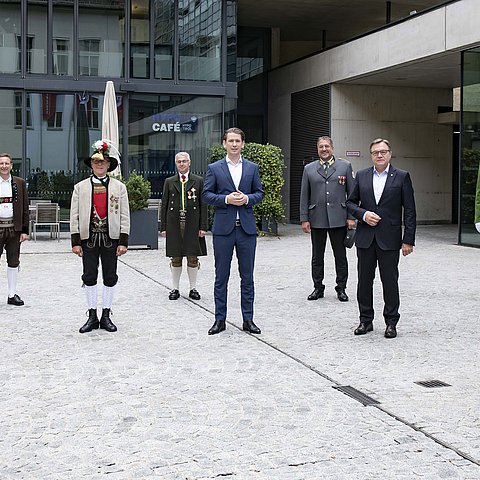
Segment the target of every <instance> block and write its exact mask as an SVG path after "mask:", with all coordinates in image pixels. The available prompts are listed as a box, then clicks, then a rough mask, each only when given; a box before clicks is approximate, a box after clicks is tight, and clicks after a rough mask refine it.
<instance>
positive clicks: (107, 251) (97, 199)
mask: <svg viewBox="0 0 480 480" xmlns="http://www.w3.org/2000/svg"><path fill="white" fill-rule="evenodd" d="M90 182H91V184H92V213H91V217H90V237H89V238H88V239H87V240H82V250H83V256H82V261H83V275H82V280H83V283H84V284H85V285H87V286H92V285H96V284H97V278H98V263H99V260H101V262H102V276H103V284H104V285H105V286H107V287H113V286H115V285H116V284H117V281H118V275H117V247H118V240H114V239H111V238H110V236H109V235H108V213H107V212H108V183H109V177H106V178H104V179H101V180H100V183H96V182H94V181H93V177H91V179H90Z"/></svg>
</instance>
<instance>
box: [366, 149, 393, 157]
mask: <svg viewBox="0 0 480 480" xmlns="http://www.w3.org/2000/svg"><path fill="white" fill-rule="evenodd" d="M389 151H390V150H377V151H376V152H370V153H371V155H372V157H379V156H380V155H381V156H382V157H384V156H385V155H386V154H387V153H388V152H389Z"/></svg>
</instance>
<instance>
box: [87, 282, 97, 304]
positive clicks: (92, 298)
mask: <svg viewBox="0 0 480 480" xmlns="http://www.w3.org/2000/svg"><path fill="white" fill-rule="evenodd" d="M84 288H85V294H86V295H87V306H88V309H89V310H90V309H92V308H93V309H96V308H97V286H96V285H90V286H88V285H85V286H84Z"/></svg>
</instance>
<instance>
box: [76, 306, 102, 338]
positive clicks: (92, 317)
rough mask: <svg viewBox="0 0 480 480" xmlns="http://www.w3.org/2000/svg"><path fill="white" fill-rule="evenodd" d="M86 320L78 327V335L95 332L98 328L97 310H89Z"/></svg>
mask: <svg viewBox="0 0 480 480" xmlns="http://www.w3.org/2000/svg"><path fill="white" fill-rule="evenodd" d="M87 313H88V320H87V321H86V323H85V325H83V326H82V327H80V330H79V332H80V333H87V332H91V331H92V330H96V329H97V328H98V326H99V323H98V317H97V310H96V309H95V308H90V310H88V312H87Z"/></svg>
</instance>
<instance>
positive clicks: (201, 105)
mask: <svg viewBox="0 0 480 480" xmlns="http://www.w3.org/2000/svg"><path fill="white" fill-rule="evenodd" d="M222 125H223V122H222V99H221V98H217V97H194V96H188V95H185V96H181V95H139V94H136V95H132V97H131V98H130V102H129V129H128V131H129V138H128V168H129V171H132V170H136V171H137V172H139V173H140V174H141V175H143V176H144V177H145V178H147V179H148V180H149V181H150V183H151V185H152V196H153V197H155V198H160V197H161V193H162V189H163V182H164V180H165V178H167V177H169V176H172V175H173V174H174V173H175V158H174V157H175V153H177V152H178V151H180V150H184V151H187V152H188V153H189V154H190V157H191V159H192V164H191V168H192V172H193V173H199V174H204V173H205V171H206V169H207V165H206V159H207V158H208V148H209V147H210V146H211V145H213V144H215V143H219V142H220V141H221V136H222V133H221V132H222Z"/></svg>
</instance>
